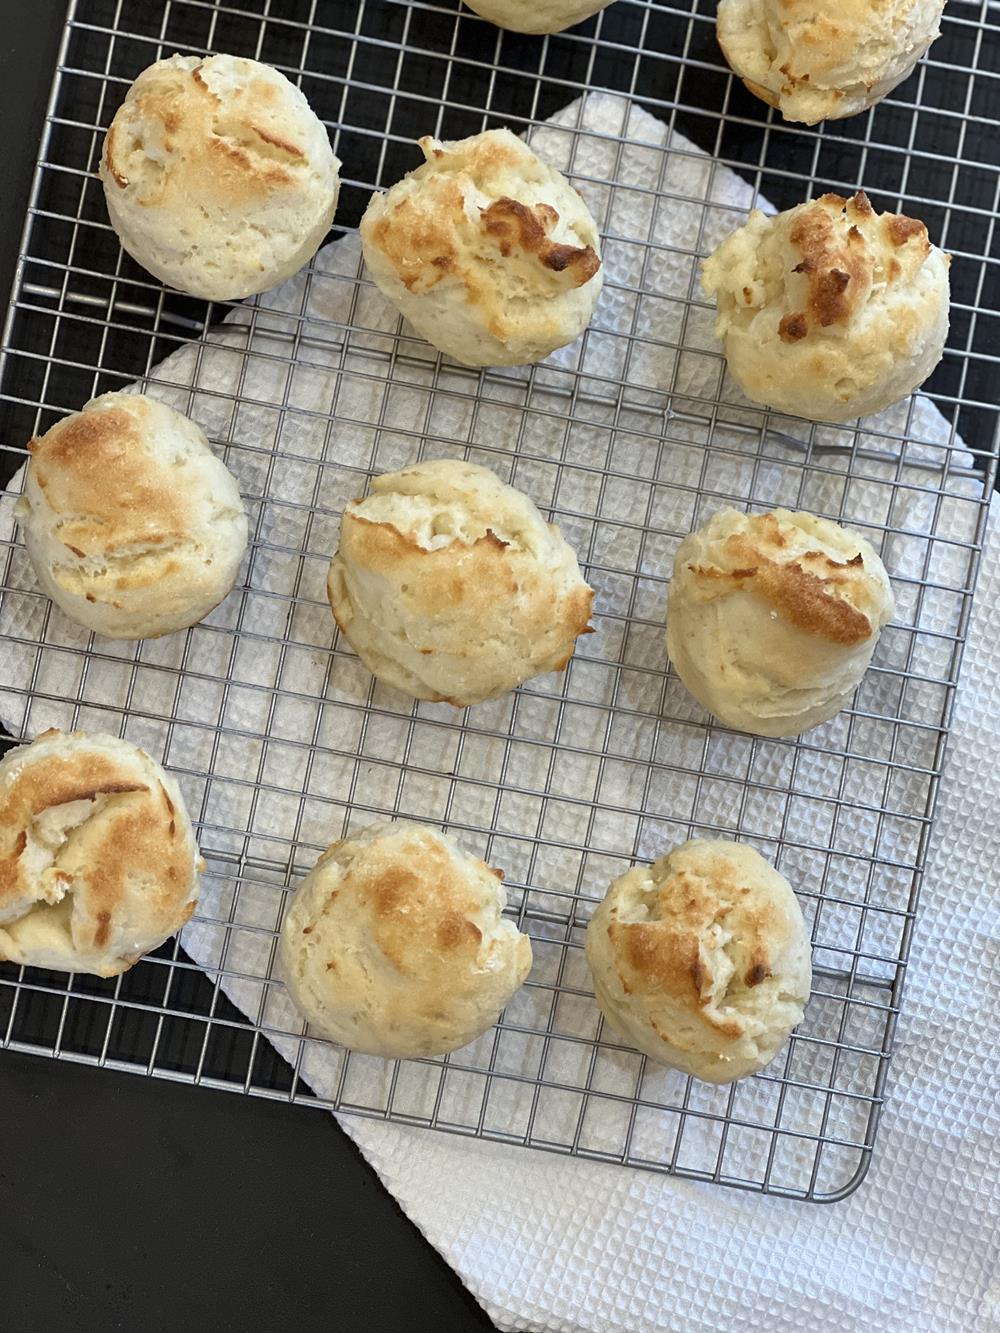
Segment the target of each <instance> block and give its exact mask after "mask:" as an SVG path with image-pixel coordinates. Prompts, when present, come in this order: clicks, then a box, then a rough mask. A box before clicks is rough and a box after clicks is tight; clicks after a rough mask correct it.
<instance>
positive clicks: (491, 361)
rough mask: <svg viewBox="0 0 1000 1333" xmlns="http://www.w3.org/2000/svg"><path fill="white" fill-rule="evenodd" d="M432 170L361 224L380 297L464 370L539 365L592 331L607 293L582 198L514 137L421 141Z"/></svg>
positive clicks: (373, 208)
mask: <svg viewBox="0 0 1000 1333" xmlns="http://www.w3.org/2000/svg"><path fill="white" fill-rule="evenodd" d="M420 147H421V149H422V151H423V154H424V157H425V159H426V161H425V162H424V164H423V166H421V167H418V168H417V169H416V170H415V171H412V172H410V174H409V175H408V176H406V177H404V178H403V180H401V181H399V182H398V183H397V184H396V185H394V186H393V187H392V189H391V190H389V191H388V192H387V193H386V194H377V195H375V196H374V197H373V199H372V201H371V203H370V205H369V207H368V209H367V211H366V213H365V216H364V218H363V219H362V221H361V239H362V244H363V247H364V253H365V261H366V263H367V265H368V268H369V270H370V272H371V274H372V276H373V278H374V279H375V281H376V283H377V284H378V286H379V288H380V290H381V291H382V292H383V293H384V294H385V295H386V296H387V297H389V299H390V300H391V301H392V302H393V303H394V304H395V305H396V306H397V307H398V309H399V310H400V311H401V313H402V314H403V315H404V316H405V317H406V318H407V319H408V320H410V322H411V323H412V324H413V325H414V327H415V328H416V329H417V331H418V332H419V333H420V334H422V335H423V337H425V338H426V339H427V340H428V342H431V343H433V344H434V346H435V347H438V348H439V349H440V350H441V351H444V352H446V353H447V354H448V355H450V356H452V357H454V358H455V359H456V360H458V361H461V362H463V363H465V364H469V365H516V364H523V363H528V362H532V361H538V360H540V359H542V358H543V357H545V356H547V355H548V354H549V353H550V352H551V351H553V350H555V349H556V348H558V347H562V346H564V345H565V344H566V343H569V342H572V341H573V340H574V339H575V338H577V337H578V336H579V334H580V333H581V332H582V331H583V329H584V328H585V327H586V325H587V322H588V321H589V319H590V315H591V312H592V310H593V308H594V304H595V302H596V300H597V297H598V295H599V294H600V289H601V281H602V274H601V258H600V248H599V247H600V242H599V238H598V233H597V227H596V225H595V223H594V220H593V218H592V217H591V216H590V213H589V212H588V211H587V207H586V205H585V204H584V202H583V200H582V199H581V197H580V195H579V194H578V193H577V192H576V190H574V189H573V187H572V186H571V185H570V184H569V182H568V181H567V180H566V179H565V177H563V176H562V175H560V173H559V172H558V171H556V170H554V168H552V167H550V166H547V165H546V164H545V163H544V162H542V161H541V160H540V159H539V158H538V157H537V156H536V155H535V154H534V153H533V152H532V151H531V149H530V148H528V147H527V146H526V145H525V144H523V143H522V142H521V140H520V139H518V138H517V137H516V136H515V135H513V134H512V133H511V132H510V131H509V130H489V131H487V132H486V133H484V134H478V135H475V136H473V137H472V138H470V139H463V140H461V141H460V142H457V143H440V142H438V141H437V140H436V139H430V138H424V139H421V140H420Z"/></svg>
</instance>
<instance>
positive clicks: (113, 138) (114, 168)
mask: <svg viewBox="0 0 1000 1333" xmlns="http://www.w3.org/2000/svg"><path fill="white" fill-rule="evenodd" d="M117 141H118V126H117V124H116V123H115V121H112V122H111V124H110V125H109V126H108V132H107V135H106V136H105V139H104V166H105V168H106V169H107V172H108V175H109V176H110V177H111V179H112V180H113V181H114V183H115V184H116V185H117V186H118V188H119V189H120V190H124V189H125V187H126V186H127V185H128V178H127V177H126V176H125V175H124V173H123V172H122V171H121V169H120V168H119V166H118V164H117V162H116V160H115V153H116V151H117Z"/></svg>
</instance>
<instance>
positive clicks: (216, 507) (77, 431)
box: [16, 393, 247, 639]
mask: <svg viewBox="0 0 1000 1333" xmlns="http://www.w3.org/2000/svg"><path fill="white" fill-rule="evenodd" d="M28 448H29V450H30V451H31V456H30V458H29V461H28V466H27V469H26V471H25V480H24V494H23V496H22V497H21V499H20V500H19V501H18V504H17V509H16V514H17V518H18V521H19V522H20V525H21V530H22V534H23V536H24V543H25V546H26V548H27V551H28V556H29V558H30V560H31V564H32V567H33V569H34V571H35V576H36V578H37V579H38V582H39V583H40V584H41V586H42V588H43V589H44V590H45V592H46V593H47V594H48V595H49V597H51V598H52V600H53V601H54V602H55V604H56V605H57V606H58V607H59V608H60V610H62V611H64V612H65V614H66V615H68V616H69V617H70V618H71V619H72V620H75V621H77V622H78V624H81V625H84V626H86V628H87V629H90V630H93V631H94V633H96V634H103V635H105V636H106V637H107V638H112V639H149V638H156V637H158V636H159V635H161V634H170V633H172V632H173V631H174V630H179V629H185V628H187V626H189V625H195V624H197V623H198V621H200V620H203V619H204V618H205V616H207V615H208V613H209V612H210V611H211V610H212V609H213V607H215V606H217V605H218V604H219V602H221V601H222V599H223V598H224V597H225V596H226V595H227V594H228V593H229V591H230V589H231V588H232V586H233V583H234V581H235V579H236V575H237V573H238V571H239V567H240V561H241V560H242V558H243V552H244V550H245V549H246V544H247V517H246V512H245V510H244V508H243V501H242V500H241V499H240V492H239V488H238V487H237V485H236V481H235V479H234V477H233V475H232V473H231V472H229V470H228V469H227V468H226V466H225V465H224V464H223V463H222V462H221V461H220V460H219V459H218V458H216V456H215V454H213V453H212V450H211V449H210V448H209V446H208V441H207V440H206V439H205V436H204V434H203V433H202V431H201V430H200V428H199V427H198V426H196V425H195V423H194V422H193V421H191V420H190V419H189V418H188V417H185V416H182V415H181V413H180V412H175V411H174V410H173V408H170V407H167V406H166V404H164V403H160V402H157V401H156V399H154V398H146V397H143V396H142V395H140V394H128V393H106V394H104V395H103V396H102V397H100V398H94V399H92V400H91V402H89V403H87V405H86V406H85V407H84V408H83V410H82V411H81V412H74V413H73V415H72V416H68V417H65V418H64V419H63V420H62V421H60V422H57V423H56V425H55V426H53V427H52V429H51V430H50V431H48V432H47V433H46V434H45V435H43V436H41V438H40V439H36V440H32V441H31V443H30V444H29V446H28Z"/></svg>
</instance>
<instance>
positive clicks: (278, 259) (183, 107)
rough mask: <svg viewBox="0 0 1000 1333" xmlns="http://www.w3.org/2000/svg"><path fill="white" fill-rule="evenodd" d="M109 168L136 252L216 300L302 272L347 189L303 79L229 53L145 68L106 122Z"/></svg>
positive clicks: (126, 239) (117, 220)
mask: <svg viewBox="0 0 1000 1333" xmlns="http://www.w3.org/2000/svg"><path fill="white" fill-rule="evenodd" d="M100 176H101V181H102V182H103V184H104V196H105V199H106V200H107V205H108V214H109V216H110V218H111V225H112V226H113V227H114V229H115V231H116V232H117V233H118V239H119V240H120V241H121V243H122V245H123V246H124V247H125V249H126V250H127V251H128V253H129V254H130V255H131V256H132V258H133V259H134V260H136V262H137V263H139V264H141V265H142V266H143V268H145V269H148V270H149V272H150V273H152V274H153V276H154V277H156V278H159V279H160V281H161V282H165V283H168V284H169V285H170V286H171V287H176V288H177V289H178V290H179V291H182V292H189V293H190V294H191V295H192V296H200V297H203V298H204V299H205V300H209V301H224V300H233V299H236V298H238V297H243V296H251V295H253V294H254V293H255V292H263V291H266V290H267V289H268V288H269V287H275V286H277V284H278V283H279V282H284V280H285V279H286V278H290V277H291V276H292V274H293V273H297V272H298V271H299V269H300V268H302V266H303V265H304V264H306V263H307V262H308V261H309V260H310V259H311V258H312V256H313V255H314V254H315V253H316V251H317V249H318V248H319V246H320V244H321V243H322V241H323V238H324V237H325V236H326V233H327V231H328V230H329V227H330V223H331V222H332V221H333V214H334V211H335V209H336V207H337V196H338V194H339V192H340V163H339V162H338V161H337V159H336V157H334V154H333V149H332V148H331V147H330V141H329V139H328V137H327V133H326V130H325V129H324V127H323V124H322V122H321V121H320V120H319V119H318V117H317V116H316V115H315V113H314V112H313V111H312V109H311V108H310V106H309V103H308V102H307V101H306V99H305V97H304V96H303V95H302V93H301V92H300V90H299V89H298V88H296V87H295V85H294V84H293V83H289V81H288V80H287V79H286V78H285V76H284V75H283V74H279V73H278V71H277V70H276V69H272V68H271V67H270V65H262V64H260V63H259V62H258V61H256V60H245V59H242V58H239V57H236V56H227V55H217V56H208V57H206V58H205V59H201V58H200V57H198V56H171V57H170V58H169V59H167V60H158V61H157V62H156V64H154V65H150V67H149V68H148V69H146V70H143V72H142V73H141V74H140V75H139V77H138V78H137V79H136V81H135V82H134V83H133V84H132V86H131V88H130V89H129V90H128V92H127V93H126V95H125V101H124V102H123V103H122V105H121V106H120V107H119V109H118V111H117V113H116V114H115V118H114V120H113V121H112V122H111V126H110V128H109V129H108V133H107V137H106V139H105V141H104V152H103V154H102V156H101V165H100Z"/></svg>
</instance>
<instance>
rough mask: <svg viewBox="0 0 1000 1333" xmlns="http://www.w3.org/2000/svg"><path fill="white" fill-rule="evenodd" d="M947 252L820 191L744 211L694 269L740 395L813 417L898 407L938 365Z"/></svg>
mask: <svg viewBox="0 0 1000 1333" xmlns="http://www.w3.org/2000/svg"><path fill="white" fill-rule="evenodd" d="M949 263H950V256H949V255H946V254H944V253H943V252H942V251H941V250H939V249H938V248H937V247H936V246H934V245H932V244H931V242H930V240H929V239H928V236H927V228H926V227H925V226H924V224H923V223H922V222H917V221H916V220H915V219H914V218H908V217H904V216H903V215H902V214H897V213H876V212H874V210H873V209H872V206H871V204H870V203H869V201H868V197H867V195H865V194H864V193H863V192H861V191H859V192H858V193H857V194H856V195H855V196H854V197H853V199H844V198H842V197H841V196H840V195H836V194H824V195H822V196H821V197H820V198H819V199H814V200H811V201H810V202H809V203H806V204H800V205H799V206H798V207H797V208H792V209H789V210H788V212H785V213H779V214H778V215H777V216H776V217H766V216H765V215H764V214H763V213H761V212H758V211H756V210H755V211H754V212H753V213H751V214H750V217H749V219H748V221H747V222H746V224H745V226H742V227H740V228H739V229H738V230H737V231H735V232H733V233H732V235H731V236H728V237H727V238H726V240H724V241H723V242H722V244H721V245H720V246H719V247H718V249H717V250H715V252H714V253H713V254H712V255H711V256H710V257H709V258H708V259H706V260H705V262H704V265H703V266H702V285H703V287H704V289H705V292H706V294H707V295H708V296H714V297H715V300H716V305H717V309H718V315H717V318H716V322H715V333H716V337H717V338H719V339H720V340H721V342H722V343H723V346H724V348H725V353H726V361H727V364H728V366H729V372H730V374H731V375H732V377H733V379H734V380H735V381H736V383H737V384H738V385H739V386H740V388H741V389H742V390H743V392H744V393H745V394H746V396H747V397H748V398H750V399H752V400H753V401H754V402H755V403H763V404H764V405H765V406H767V407H771V408H774V409H775V410H776V411H778V412H787V413H789V414H790V415H793V416H802V417H807V418H809V419H810V420H812V421H834V422H837V421H851V420H853V419H854V418H855V417H860V416H866V415H868V414H869V413H871V412H879V411H881V410H882V409H883V408H886V407H889V406H891V405H892V404H893V403H897V402H899V401H900V399H902V398H905V397H906V395H907V394H908V393H910V392H911V391H912V390H914V389H916V388H917V387H918V385H920V384H922V383H923V381H924V380H925V379H926V378H927V376H928V375H929V374H930V373H931V371H932V370H933V369H934V367H935V366H936V365H937V363H938V362H939V361H940V360H941V355H942V353H943V351H944V344H945V339H946V337H947V336H948V304H949V286H948V265H949Z"/></svg>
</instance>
